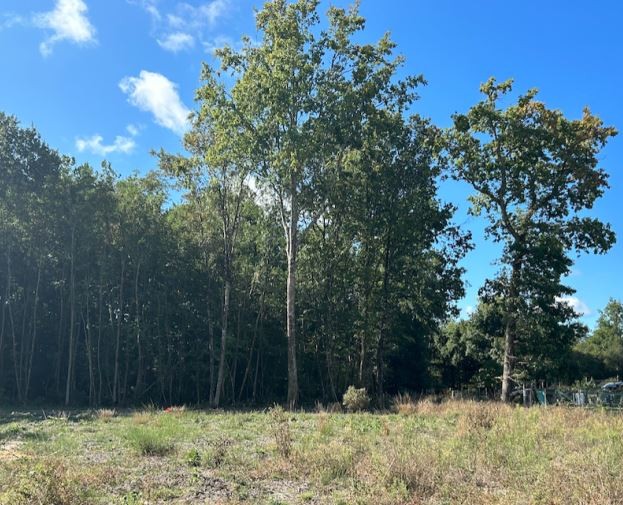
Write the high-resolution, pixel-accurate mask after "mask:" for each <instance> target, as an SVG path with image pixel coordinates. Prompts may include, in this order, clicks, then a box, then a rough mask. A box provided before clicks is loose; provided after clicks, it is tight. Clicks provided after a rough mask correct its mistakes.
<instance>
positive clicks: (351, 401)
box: [342, 386, 370, 412]
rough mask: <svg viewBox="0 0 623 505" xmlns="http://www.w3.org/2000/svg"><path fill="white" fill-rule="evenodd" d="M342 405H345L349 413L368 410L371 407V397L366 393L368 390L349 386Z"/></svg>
mask: <svg viewBox="0 0 623 505" xmlns="http://www.w3.org/2000/svg"><path fill="white" fill-rule="evenodd" d="M342 405H344V408H345V409H346V410H347V411H348V412H359V411H361V410H366V409H367V408H368V406H369V405H370V397H369V396H368V393H366V388H356V387H355V386H348V389H347V390H346V393H344V397H343V398H342Z"/></svg>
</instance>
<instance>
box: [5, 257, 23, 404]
mask: <svg viewBox="0 0 623 505" xmlns="http://www.w3.org/2000/svg"><path fill="white" fill-rule="evenodd" d="M6 258H7V276H6V282H7V286H6V303H7V312H8V313H9V323H10V326H11V340H12V343H13V369H14V371H15V387H16V389H17V398H18V400H19V401H20V402H21V401H22V390H21V383H20V378H19V373H18V365H17V363H18V360H17V340H16V338H15V320H14V319H13V310H12V306H11V275H12V273H11V248H10V246H9V247H8V248H7V255H6Z"/></svg>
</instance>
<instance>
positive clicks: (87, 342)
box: [82, 282, 95, 406]
mask: <svg viewBox="0 0 623 505" xmlns="http://www.w3.org/2000/svg"><path fill="white" fill-rule="evenodd" d="M85 305H86V319H85V318H84V315H83V316H82V322H83V324H84V346H85V351H86V355H87V364H88V366H89V405H90V406H93V404H94V403H95V374H94V371H93V343H92V338H91V337H92V335H91V312H90V308H89V283H88V282H87V292H86V300H85Z"/></svg>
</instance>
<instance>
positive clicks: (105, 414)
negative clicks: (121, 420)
mask: <svg viewBox="0 0 623 505" xmlns="http://www.w3.org/2000/svg"><path fill="white" fill-rule="evenodd" d="M116 416H117V411H116V410H115V409H98V410H96V411H95V417H96V418H97V419H98V420H99V421H104V422H108V421H110V420H111V419H112V418H113V417H116Z"/></svg>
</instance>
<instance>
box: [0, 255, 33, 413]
mask: <svg viewBox="0 0 623 505" xmlns="http://www.w3.org/2000/svg"><path fill="white" fill-rule="evenodd" d="M40 283H41V261H40V262H39V264H38V267H37V286H36V288H35V300H34V304H33V309H32V340H31V341H30V354H29V356H28V367H27V369H26V386H25V388H24V401H26V400H28V390H29V389H30V377H31V376H32V362H33V356H34V354H35V343H36V341H37V307H38V306H39V285H40ZM0 349H1V346H0Z"/></svg>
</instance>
